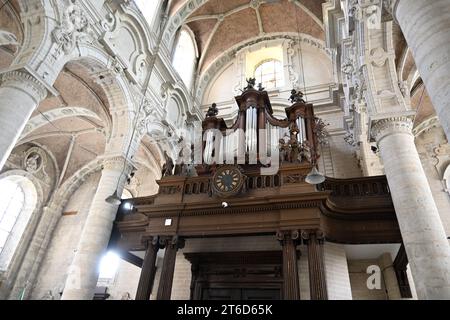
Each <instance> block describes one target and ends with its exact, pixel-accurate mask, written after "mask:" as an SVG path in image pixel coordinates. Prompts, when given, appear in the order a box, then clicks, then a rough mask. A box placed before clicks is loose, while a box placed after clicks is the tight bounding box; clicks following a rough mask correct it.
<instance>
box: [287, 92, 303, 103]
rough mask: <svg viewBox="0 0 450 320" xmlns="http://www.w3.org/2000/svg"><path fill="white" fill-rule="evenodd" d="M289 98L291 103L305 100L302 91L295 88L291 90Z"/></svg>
mask: <svg viewBox="0 0 450 320" xmlns="http://www.w3.org/2000/svg"><path fill="white" fill-rule="evenodd" d="M289 100H290V101H291V103H298V102H301V103H305V100H303V92H301V91H300V90H299V91H297V90H295V89H292V90H291V96H290V97H289Z"/></svg>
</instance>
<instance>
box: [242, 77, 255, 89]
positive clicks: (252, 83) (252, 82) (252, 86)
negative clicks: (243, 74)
mask: <svg viewBox="0 0 450 320" xmlns="http://www.w3.org/2000/svg"><path fill="white" fill-rule="evenodd" d="M246 81H247V86H246V87H245V88H244V91H247V90H252V89H255V85H256V79H255V78H250V79H246Z"/></svg>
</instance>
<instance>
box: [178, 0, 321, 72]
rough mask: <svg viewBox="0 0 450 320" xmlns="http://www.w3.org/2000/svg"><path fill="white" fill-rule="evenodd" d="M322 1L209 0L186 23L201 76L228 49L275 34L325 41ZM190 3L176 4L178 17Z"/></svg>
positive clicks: (182, 1)
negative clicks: (290, 34) (196, 51)
mask: <svg viewBox="0 0 450 320" xmlns="http://www.w3.org/2000/svg"><path fill="white" fill-rule="evenodd" d="M323 2H325V1H322V0H300V1H291V0H226V1H223V0H209V1H207V2H206V3H205V4H204V5H202V6H201V7H199V8H197V9H196V10H194V11H193V12H192V13H191V15H190V16H188V17H187V19H186V21H185V23H186V25H187V26H188V27H189V28H190V29H191V30H192V31H193V32H194V35H195V38H196V41H197V46H198V49H199V54H200V62H199V70H200V73H201V72H202V71H204V70H205V69H206V68H207V67H208V65H210V64H211V63H212V62H213V61H214V59H216V58H217V57H218V56H220V55H221V54H222V53H223V52H225V51H226V50H227V49H229V48H231V47H233V46H235V45H237V44H239V43H241V42H244V41H246V40H249V39H252V38H256V37H258V36H263V35H267V34H274V33H288V32H291V33H292V32H293V33H305V34H309V35H311V36H313V37H315V38H318V39H322V40H324V37H325V35H324V29H323V23H322V3H323ZM186 3H187V0H174V1H172V3H171V8H170V14H171V15H175V14H176V13H177V11H178V10H181V9H182V8H183V6H184V5H185V4H186Z"/></svg>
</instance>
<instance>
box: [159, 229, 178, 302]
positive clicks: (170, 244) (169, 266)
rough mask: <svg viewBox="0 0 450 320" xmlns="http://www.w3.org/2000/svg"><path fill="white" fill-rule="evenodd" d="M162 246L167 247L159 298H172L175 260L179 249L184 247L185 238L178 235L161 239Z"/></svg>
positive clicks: (160, 280)
mask: <svg viewBox="0 0 450 320" xmlns="http://www.w3.org/2000/svg"><path fill="white" fill-rule="evenodd" d="M160 244H161V246H164V247H165V248H166V252H165V253H164V260H163V265H162V269H161V277H160V279H159V287H158V293H157V295H156V299H157V300H170V296H171V295H172V283H173V273H174V271H175V261H176V257H177V251H178V249H181V248H183V247H184V240H183V239H180V238H178V237H177V236H173V237H168V238H165V239H161V241H160Z"/></svg>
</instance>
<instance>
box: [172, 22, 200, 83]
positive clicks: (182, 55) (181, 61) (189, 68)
mask: <svg viewBox="0 0 450 320" xmlns="http://www.w3.org/2000/svg"><path fill="white" fill-rule="evenodd" d="M172 64H173V67H174V68H175V70H176V71H177V72H178V74H179V76H180V77H181V80H183V82H184V84H185V85H186V88H188V89H190V88H191V86H192V79H193V77H194V70H195V67H196V65H197V50H196V47H195V43H194V39H193V37H192V36H191V35H190V34H189V32H188V31H186V30H184V29H183V30H181V31H180V34H179V36H178V41H177V46H176V48H175V53H174V55H173V61H172Z"/></svg>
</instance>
